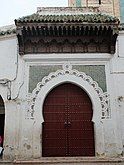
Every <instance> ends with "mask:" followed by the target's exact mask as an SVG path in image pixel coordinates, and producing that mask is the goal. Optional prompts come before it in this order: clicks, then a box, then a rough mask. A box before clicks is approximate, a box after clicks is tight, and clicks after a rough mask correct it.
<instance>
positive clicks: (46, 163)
mask: <svg viewBox="0 0 124 165" xmlns="http://www.w3.org/2000/svg"><path fill="white" fill-rule="evenodd" d="M96 164H97V165H124V158H111V159H110V158H106V159H105V158H103V159H98V158H91V157H90V158H82V157H70V158H64V157H63V158H42V159H32V160H14V161H13V162H9V161H8V162H7V161H4V160H3V161H0V165H96Z"/></svg>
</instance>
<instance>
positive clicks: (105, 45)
mask: <svg viewBox="0 0 124 165" xmlns="http://www.w3.org/2000/svg"><path fill="white" fill-rule="evenodd" d="M58 17H59V16H58ZM58 17H57V19H56V20H55V19H53V20H52V21H51V18H53V16H52V17H51V18H49V19H48V17H47V16H44V17H43V18H42V19H41V20H38V19H36V20H35V19H34V20H32V19H31V20H30V19H29V18H28V19H24V20H15V23H16V26H17V37H18V42H19V53H20V55H24V54H31V53H97V52H98V53H111V54H114V53H115V44H116V39H117V36H118V26H119V21H118V20H117V19H115V20H114V19H112V20H110V19H109V21H108V20H107V21H106V20H102V21H101V20H100V18H99V19H97V20H96V18H95V19H94V20H95V21H93V20H92V19H91V18H90V17H89V15H88V18H87V20H86V17H85V20H81V19H82V17H81V16H80V17H78V18H74V19H72V18H73V17H71V19H70V17H69V16H68V17H69V19H67V16H66V17H65V18H64V19H65V20H64V19H63V18H62V16H61V19H59V21H58ZM40 18H41V17H40ZM80 18H81V19H80ZM89 18H90V19H89Z"/></svg>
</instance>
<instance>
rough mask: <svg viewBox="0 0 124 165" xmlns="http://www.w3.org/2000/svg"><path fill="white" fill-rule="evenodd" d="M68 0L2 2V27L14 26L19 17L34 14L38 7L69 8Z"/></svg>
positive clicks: (15, 0)
mask: <svg viewBox="0 0 124 165" xmlns="http://www.w3.org/2000/svg"><path fill="white" fill-rule="evenodd" d="M67 6H68V0H1V8H0V26H6V25H11V24H14V20H15V19H18V18H19V17H22V16H26V15H30V14H33V13H35V12H36V11H37V7H67Z"/></svg>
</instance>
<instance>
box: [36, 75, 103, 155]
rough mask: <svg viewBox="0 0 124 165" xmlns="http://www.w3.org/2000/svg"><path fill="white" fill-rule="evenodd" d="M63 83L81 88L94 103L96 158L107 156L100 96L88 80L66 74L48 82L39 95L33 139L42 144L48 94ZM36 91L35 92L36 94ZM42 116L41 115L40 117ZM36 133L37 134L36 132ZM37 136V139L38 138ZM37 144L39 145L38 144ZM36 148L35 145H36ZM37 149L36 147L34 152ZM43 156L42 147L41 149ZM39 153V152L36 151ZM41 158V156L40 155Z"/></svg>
mask: <svg viewBox="0 0 124 165" xmlns="http://www.w3.org/2000/svg"><path fill="white" fill-rule="evenodd" d="M63 83H72V84H75V85H77V86H79V87H80V88H82V89H83V90H84V91H85V92H86V93H87V94H88V96H89V98H90V99H91V102H92V108H93V118H92V121H93V122H94V139H95V156H103V155H104V154H105V148H104V130H103V122H102V119H101V116H102V105H101V102H100V99H99V95H98V93H97V92H96V90H94V88H93V86H92V85H91V84H89V83H88V82H87V81H86V80H84V79H82V78H80V77H78V76H75V75H73V74H72V75H71V74H64V75H60V76H57V77H54V78H53V79H51V80H50V81H48V82H47V83H46V84H45V85H44V86H42V87H41V89H40V90H39V93H38V94H37V97H36V100H35V104H34V118H35V121H37V122H36V123H35V125H34V133H33V139H37V140H38V139H39V142H41V144H42V124H41V123H43V122H44V119H43V104H44V100H45V98H46V96H47V94H48V93H49V92H50V91H51V90H52V89H53V88H55V87H56V86H58V85H60V84H63ZM35 92H36V90H34V93H35ZM40 114H41V115H40ZM35 131H36V132H35ZM37 131H40V136H39V137H38V135H37ZM36 136H37V137H36ZM36 144H37V143H36ZM34 146H35V145H34ZM35 150H36V148H35V147H34V151H35ZM40 151H41V155H42V146H41V148H40ZM36 153H37V150H36ZM39 156H40V155H39Z"/></svg>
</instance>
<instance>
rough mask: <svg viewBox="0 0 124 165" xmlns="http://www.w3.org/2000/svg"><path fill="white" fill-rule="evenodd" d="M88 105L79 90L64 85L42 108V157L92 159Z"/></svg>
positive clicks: (90, 112)
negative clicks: (90, 157) (81, 157)
mask: <svg viewBox="0 0 124 165" xmlns="http://www.w3.org/2000/svg"><path fill="white" fill-rule="evenodd" d="M92 116H93V111H92V103H91V100H90V98H89V96H88V95H87V93H86V92H85V91H84V90H82V89H81V88H80V87H78V86H76V85H74V84H71V83H64V84H61V85H59V86H57V87H55V88H54V89H53V90H52V91H51V92H49V94H48V95H47V97H46V99H45V101H44V106H43V117H44V123H43V132H42V133H43V136H42V155H43V156H95V144H94V126H93V122H92Z"/></svg>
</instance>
